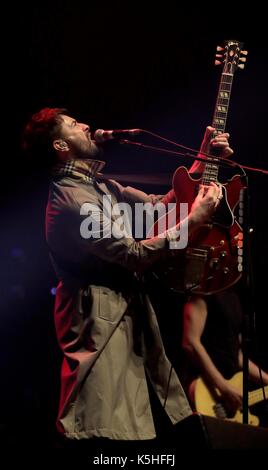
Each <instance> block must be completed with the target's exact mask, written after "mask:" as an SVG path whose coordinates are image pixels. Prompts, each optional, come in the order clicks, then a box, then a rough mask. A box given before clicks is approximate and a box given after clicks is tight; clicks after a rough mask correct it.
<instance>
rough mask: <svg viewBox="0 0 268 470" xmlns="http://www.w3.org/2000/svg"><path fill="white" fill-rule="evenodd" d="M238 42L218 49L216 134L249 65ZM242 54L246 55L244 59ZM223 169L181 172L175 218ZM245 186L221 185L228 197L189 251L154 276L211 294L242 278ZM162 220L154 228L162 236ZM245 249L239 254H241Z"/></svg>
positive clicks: (179, 288) (177, 287)
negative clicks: (195, 174) (240, 71)
mask: <svg viewBox="0 0 268 470" xmlns="http://www.w3.org/2000/svg"><path fill="white" fill-rule="evenodd" d="M241 49H242V44H241V43H240V42H238V41H234V40H228V41H225V45H224V47H217V52H218V53H217V54H216V61H215V63H216V65H218V64H220V63H221V59H223V63H224V68H223V72H222V75H221V80H220V86H219V92H218V96H217V101H216V106H215V111H214V116H213V122H212V126H213V127H214V128H215V129H216V131H215V135H217V134H218V133H222V132H224V131H225V125H226V119H227V112H228V107H229V102H230V95H231V88H232V82H233V76H234V72H235V70H236V69H237V68H244V62H245V61H246V59H245V57H243V56H244V55H247V51H242V50H241ZM241 56H242V57H241ZM218 172H219V166H218V165H217V163H216V162H215V161H213V162H211V163H206V164H205V168H204V171H203V174H202V177H201V178H200V179H194V178H192V175H190V174H189V173H188V171H187V169H186V168H185V167H180V168H178V169H177V170H176V172H175V174H174V176H173V188H174V191H175V195H176V204H177V209H176V220H177V221H179V220H180V211H179V207H180V203H185V202H186V203H188V207H189V208H190V207H191V205H192V203H193V201H194V199H195V197H196V195H197V193H198V190H199V186H200V185H209V183H210V181H214V182H218ZM243 187H244V185H243V183H242V181H241V177H240V176H239V175H236V176H234V177H233V178H232V179H231V180H229V181H228V182H227V183H226V184H223V185H222V188H223V199H222V200H221V202H220V204H219V206H218V208H217V210H216V212H215V214H214V215H213V218H212V220H211V221H209V223H207V224H205V225H203V226H201V227H200V228H199V229H197V230H196V231H195V232H194V233H193V234H192V235H191V236H190V237H189V243H188V245H187V248H186V249H185V250H177V251H178V252H179V251H180V252H181V253H178V254H176V256H174V257H173V258H172V259H171V260H170V259H169V260H168V262H167V263H166V266H163V263H162V265H161V267H160V268H159V272H158V271H154V274H155V275H157V277H158V278H161V280H162V281H164V282H165V283H166V284H167V285H168V286H169V287H170V288H171V289H174V290H177V291H179V292H188V293H194V294H201V295H208V294H213V293H216V292H220V291H222V290H225V289H227V288H228V287H230V286H231V285H233V284H235V283H236V282H237V281H238V280H239V278H240V277H241V271H242V264H241V262H242V257H241V255H242V251H241V250H242V245H243V233H242V229H241V226H240V225H239V223H238V221H237V219H236V217H235V215H234V210H235V208H236V206H237V205H238V203H239V197H240V191H241V189H242V188H243ZM158 224H159V221H158V222H156V224H155V225H154V234H156V233H157V230H158ZM239 250H240V251H239Z"/></svg>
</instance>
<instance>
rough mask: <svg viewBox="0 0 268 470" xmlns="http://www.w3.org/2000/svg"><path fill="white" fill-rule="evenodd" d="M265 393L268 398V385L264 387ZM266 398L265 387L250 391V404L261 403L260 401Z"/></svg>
mask: <svg viewBox="0 0 268 470" xmlns="http://www.w3.org/2000/svg"><path fill="white" fill-rule="evenodd" d="M264 393H265V395H266V398H267V397H268V385H266V386H265V387H264ZM262 400H264V396H263V389H262V388H259V389H258V390H253V392H249V394H248V404H249V405H255V404H256V403H259V402H260V401H262Z"/></svg>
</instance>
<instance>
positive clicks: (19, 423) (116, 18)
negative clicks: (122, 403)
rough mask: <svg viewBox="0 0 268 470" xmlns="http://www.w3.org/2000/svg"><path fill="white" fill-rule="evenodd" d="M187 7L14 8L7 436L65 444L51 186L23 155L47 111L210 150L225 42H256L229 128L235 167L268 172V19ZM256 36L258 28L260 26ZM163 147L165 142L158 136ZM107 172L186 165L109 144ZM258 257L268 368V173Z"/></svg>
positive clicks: (254, 217) (8, 69)
mask: <svg viewBox="0 0 268 470" xmlns="http://www.w3.org/2000/svg"><path fill="white" fill-rule="evenodd" d="M254 7H255V8H256V11H251V10H250V11H248V12H245V11H243V9H239V8H238V7H233V6H230V5H229V6H228V7H226V11H225V8H224V6H223V5H221V6H220V7H219V10H217V8H216V7H215V4H213V5H209V4H207V3H206V6H205V7H203V6H194V5H190V3H189V2H188V6H185V5H184V6H182V5H181V4H180V3H179V2H170V1H166V2H162V4H161V5H158V6H157V5H156V4H155V3H154V2H153V3H149V2H143V3H139V2H123V1H122V2H119V1H114V2H109V3H107V4H104V3H101V2H93V1H91V2H90V1H89V2H71V3H68V2H63V1H62V2H61V1H55V2H54V3H53V4H51V5H50V3H39V2H38V3H36V5H35V6H31V7H30V6H29V5H27V2H26V3H25V2H23V5H20V6H18V7H16V12H15V11H12V7H11V6H10V7H8V9H7V11H6V13H5V15H4V16H3V17H2V22H6V23H7V24H8V29H7V33H6V36H5V38H4V42H3V44H4V46H5V47H4V53H3V56H2V78H4V85H3V88H2V92H3V99H4V98H6V99H5V100H4V104H3V107H2V113H1V114H2V117H4V121H5V130H4V133H3V135H2V162H1V170H2V175H1V212H2V214H1V222H2V224H1V225H2V228H1V245H0V250H1V278H0V279H1V282H0V290H1V307H2V309H1V311H2V313H1V341H0V344H1V354H0V364H1V368H2V373H1V379H2V385H1V391H0V394H1V404H2V406H1V411H0V427H1V428H0V429H1V434H2V435H5V436H8V437H10V438H11V439H12V438H14V430H15V436H16V437H22V436H23V435H24V436H27V438H28V439H32V438H34V437H38V438H39V437H40V435H44V436H46V438H47V439H53V438H54V421H55V413H56V408H57V401H58V393H59V390H58V388H59V380H58V377H59V364H60V360H61V356H60V353H59V351H58V348H57V344H56V340H55V334H54V326H53V303H54V296H53V295H52V294H51V289H52V288H53V287H55V286H56V279H55V276H54V273H53V271H52V268H51V266H50V262H49V259H48V254H47V248H46V243H45V239H44V210H45V205H46V195H47V183H46V181H45V179H44V178H42V176H41V175H39V176H37V175H36V172H35V171H34V169H33V168H32V167H31V166H30V165H29V163H27V162H26V161H25V159H24V156H23V154H22V152H21V151H20V145H19V144H20V135H21V131H22V129H23V126H24V124H25V123H26V121H27V119H28V118H29V116H30V115H31V114H32V113H33V112H35V111H37V110H39V109H40V108H41V107H44V106H52V107H53V106H57V107H58V106H59V107H62V106H63V107H66V108H68V109H69V110H70V113H72V115H74V116H75V117H77V118H78V119H79V120H81V121H82V122H88V123H90V124H91V126H92V129H93V130H94V129H97V128H104V129H109V128H111V129H112V128H115V129H116V128H132V127H141V128H145V129H149V130H151V131H154V132H158V133H160V134H162V135H164V136H166V137H168V138H171V139H174V140H176V141H178V142H180V143H182V144H185V145H189V146H191V147H194V148H198V147H199V145H200V142H201V139H202V136H203V132H204V130H205V127H206V126H207V125H208V124H209V123H210V122H211V119H212V114H213V109H214V102H215V99H216V93H217V89H218V84H219V82H218V81H219V77H220V70H219V69H217V68H216V67H214V65H213V62H214V53H215V49H216V45H217V44H219V43H221V42H222V41H223V40H224V39H230V38H235V39H239V40H241V41H244V42H245V48H246V49H248V51H249V55H248V61H247V65H246V68H245V70H244V71H243V72H242V71H238V72H237V73H236V75H235V77H234V85H233V93H232V99H231V106H230V112H229V118H228V125H227V130H228V131H230V132H231V144H232V147H233V148H234V149H235V156H234V158H235V160H236V161H237V162H238V163H241V164H248V165H250V166H257V167H263V168H266V169H267V168H268V166H267V155H266V153H267V150H266V147H267V143H266V137H267V129H266V119H265V118H266V114H267V105H268V102H267V67H266V64H267V59H268V56H267V47H266V44H265V41H264V36H265V30H266V25H265V20H264V16H265V15H264V12H263V11H261V10H260V8H257V4H256V2H255V3H254ZM253 31H254V32H253ZM155 144H157V142H155ZM108 156H109V161H108V164H107V171H108V172H119V173H135V174H137V173H138V174H140V175H147V176H148V184H143V185H141V184H137V183H135V181H134V182H133V185H134V186H137V187H140V188H142V189H144V190H146V191H148V192H161V193H162V192H164V191H166V190H167V189H168V187H167V186H160V185H159V186H157V185H152V184H149V180H150V175H151V174H154V175H155V174H158V175H160V174H161V173H165V174H166V173H169V174H170V178H171V176H172V173H173V171H174V170H175V168H176V167H177V166H178V165H179V164H181V163H183V164H185V165H187V166H190V164H191V162H189V161H187V160H186V159H185V158H184V159H182V160H178V159H177V158H174V157H171V156H170V157H169V156H165V155H162V154H156V153H152V152H145V151H144V152H140V151H136V150H132V149H127V148H122V147H120V148H119V145H117V144H115V143H112V144H111V145H109V149H108ZM249 182H250V192H251V207H250V208H251V226H252V227H253V228H254V237H253V245H252V262H253V267H254V280H255V304H256V318H257V331H258V340H259V349H260V359H259V360H260V363H261V364H262V366H263V367H266V368H267V369H268V357H267V356H268V348H267V327H268V320H267V303H266V293H267V285H266V284H267V273H266V268H267V262H268V255H267V247H266V240H267V228H266V226H267V224H266V218H267V209H266V201H267V193H266V190H267V186H268V178H267V176H262V175H258V174H253V173H249Z"/></svg>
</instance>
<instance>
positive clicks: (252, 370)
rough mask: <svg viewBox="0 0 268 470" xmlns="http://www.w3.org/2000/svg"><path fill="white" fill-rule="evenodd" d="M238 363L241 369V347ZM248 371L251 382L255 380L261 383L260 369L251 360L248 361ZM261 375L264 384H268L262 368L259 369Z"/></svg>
mask: <svg viewBox="0 0 268 470" xmlns="http://www.w3.org/2000/svg"><path fill="white" fill-rule="evenodd" d="M240 340H241V335H240ZM238 363H239V367H240V368H241V369H242V368H243V352H242V349H240V350H239V354H238ZM248 372H249V379H250V380H251V381H252V382H255V383H257V384H259V385H261V378H260V369H259V367H258V366H257V364H255V363H254V362H253V361H251V360H249V361H248ZM261 375H262V380H263V383H264V385H268V373H267V372H265V371H264V370H263V369H261Z"/></svg>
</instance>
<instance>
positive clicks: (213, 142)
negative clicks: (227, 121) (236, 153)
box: [189, 126, 233, 173]
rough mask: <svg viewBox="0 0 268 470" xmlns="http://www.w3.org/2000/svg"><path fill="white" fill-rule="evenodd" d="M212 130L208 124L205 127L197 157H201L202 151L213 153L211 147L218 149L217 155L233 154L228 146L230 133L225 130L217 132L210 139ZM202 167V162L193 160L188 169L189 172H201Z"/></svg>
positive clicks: (228, 155) (226, 156)
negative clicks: (221, 132)
mask: <svg viewBox="0 0 268 470" xmlns="http://www.w3.org/2000/svg"><path fill="white" fill-rule="evenodd" d="M214 131H215V128H214V127H211V126H208V127H207V128H206V132H205V135H204V138H203V141H202V144H201V147H200V153H199V154H198V157H200V158H202V152H205V153H213V149H219V150H220V153H219V156H220V157H222V158H228V157H230V156H231V155H232V154H233V150H232V149H231V148H230V147H229V142H228V139H229V137H230V135H229V134H228V133H226V132H225V133H224V134H218V135H217V136H216V137H215V138H214V139H212V135H213V132H214ZM204 167H205V164H204V163H202V162H201V161H200V160H195V161H194V163H193V164H192V166H191V168H190V170H189V173H203V171H204Z"/></svg>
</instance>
